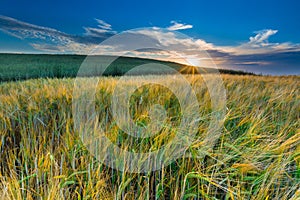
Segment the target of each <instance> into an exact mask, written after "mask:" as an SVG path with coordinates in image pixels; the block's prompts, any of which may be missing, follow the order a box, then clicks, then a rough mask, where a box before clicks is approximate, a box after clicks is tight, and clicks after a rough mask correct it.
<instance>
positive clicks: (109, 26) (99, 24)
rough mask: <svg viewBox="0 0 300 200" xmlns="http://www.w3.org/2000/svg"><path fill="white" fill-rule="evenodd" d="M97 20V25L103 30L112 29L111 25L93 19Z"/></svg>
mask: <svg viewBox="0 0 300 200" xmlns="http://www.w3.org/2000/svg"><path fill="white" fill-rule="evenodd" d="M95 20H96V21H97V22H98V27H99V28H101V29H105V30H112V28H111V25H110V24H108V23H106V22H105V21H103V20H101V19H95Z"/></svg>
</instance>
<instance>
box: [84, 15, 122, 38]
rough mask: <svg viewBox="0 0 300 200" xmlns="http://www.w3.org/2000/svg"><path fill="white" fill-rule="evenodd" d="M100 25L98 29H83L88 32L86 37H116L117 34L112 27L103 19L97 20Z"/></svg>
mask: <svg viewBox="0 0 300 200" xmlns="http://www.w3.org/2000/svg"><path fill="white" fill-rule="evenodd" d="M95 20H96V21H97V23H98V28H93V27H83V28H84V30H85V31H86V33H85V35H88V36H93V37H103V36H104V37H107V35H106V34H111V35H114V34H116V33H117V32H116V31H113V30H112V26H111V25H110V24H108V23H106V22H105V21H103V20H101V19H95Z"/></svg>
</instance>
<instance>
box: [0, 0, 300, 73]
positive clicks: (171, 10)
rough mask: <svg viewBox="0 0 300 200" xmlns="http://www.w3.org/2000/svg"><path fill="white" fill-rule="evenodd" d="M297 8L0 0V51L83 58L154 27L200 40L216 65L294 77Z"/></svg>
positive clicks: (299, 36) (284, 4) (282, 4)
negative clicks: (116, 38)
mask: <svg viewBox="0 0 300 200" xmlns="http://www.w3.org/2000/svg"><path fill="white" fill-rule="evenodd" d="M299 8H300V2H299V1H297V0H293V1H292V0H286V1H158V0H154V1H99V0H98V1H96V0H95V1H76V0H75V1H64V2H61V1H57V0H53V1H48V2H46V1H37V0H34V1H33V0H31V1H15V0H2V1H1V7H0V15H1V17H0V30H2V31H0V52H37V53H88V50H90V49H91V48H92V44H96V43H97V44H98V43H100V42H101V41H103V40H104V39H106V38H108V37H111V36H113V35H115V34H118V33H120V32H122V31H126V30H129V29H134V28H140V27H159V28H167V29H168V30H170V31H173V30H175V31H179V32H181V33H183V34H186V35H188V36H189V37H191V38H193V39H194V42H195V43H196V44H198V43H199V45H200V46H201V48H203V43H205V45H204V46H205V47H204V48H205V50H207V51H208V52H209V53H210V55H211V57H212V58H216V61H217V64H218V65H221V66H219V67H220V68H222V66H223V67H225V68H234V69H242V70H245V71H254V72H256V73H266V74H268V73H270V74H299V71H300V70H299V68H300V66H299V64H300V61H299V59H300V58H299V55H300V53H299V52H300V45H299V44H300V28H299V27H300V26H299V25H300V24H299V23H300V13H299V11H298V10H299ZM143 34H144V33H143ZM45 36H47V37H45ZM174 38H176V36H174ZM174 38H173V39H174ZM171 39H172V38H171ZM54 40H55V42H53V41H54ZM176 41H177V40H176ZM200 41H201V42H200ZM70 42H71V43H70ZM200 43H201V44H200ZM182 45H183V44H182ZM79 46H80V49H81V51H77V49H78V48H79ZM184 46H186V44H184ZM58 47H59V48H58ZM76 48H77V49H76ZM82 49H85V50H86V52H84V51H82ZM220 60H224V62H223V61H222V62H221V61H220ZM218 61H220V62H218Z"/></svg>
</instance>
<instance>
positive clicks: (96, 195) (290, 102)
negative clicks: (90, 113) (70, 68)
mask: <svg viewBox="0 0 300 200" xmlns="http://www.w3.org/2000/svg"><path fill="white" fill-rule="evenodd" d="M207 76H214V75H207ZM185 77H186V79H187V80H188V81H189V82H190V84H191V86H192V87H193V88H195V90H194V92H195V93H196V96H197V98H198V101H199V105H200V110H199V112H201V115H202V116H203V119H202V120H201V121H200V122H199V128H198V132H197V137H199V139H196V140H195V141H193V143H192V145H191V146H190V147H189V148H188V149H187V153H186V155H185V156H183V157H182V158H179V159H177V160H175V162H173V163H171V164H170V165H166V166H163V167H162V168H161V169H160V170H157V171H154V172H149V173H130V172H129V171H126V170H124V171H118V170H115V169H112V168H110V167H108V166H106V165H104V164H102V163H101V162H99V161H98V160H97V159H96V158H95V157H94V156H92V155H91V154H90V153H89V151H88V150H87V149H86V147H85V145H84V144H83V143H82V141H81V139H80V137H79V135H78V133H77V132H76V131H74V119H73V118H74V116H73V114H72V98H73V96H72V95H73V85H74V79H72V78H62V79H56V78H53V79H47V78H44V79H42V78H40V79H33V80H26V81H17V82H6V83H1V84H0V160H1V162H0V198H1V199H49V200H50V199H141V200H142V199H232V200H233V199H258V200H260V199H266V200H267V199H293V200H296V199H300V120H299V119H300V90H299V88H300V77H299V76H288V77H271V76H251V75H249V76H239V75H222V76H221V77H222V79H223V82H224V86H225V88H226V96H227V101H226V113H225V116H224V119H223V126H222V134H221V137H220V138H218V140H217V142H216V144H215V145H214V147H213V148H212V149H208V150H207V151H206V152H201V151H202V150H203V148H201V146H203V145H205V144H203V143H201V135H202V134H203V133H205V131H206V130H207V129H208V126H209V116H210V112H211V103H210V97H209V93H208V90H207V88H206V87H205V84H204V82H203V79H202V78H201V76H200V75H185ZM135 78H136V77H134V76H133V77H132V79H133V81H132V82H130V83H131V84H134V79H135ZM152 78H153V79H161V78H163V79H164V81H166V82H168V81H171V79H174V76H173V75H165V76H159V75H157V76H152ZM175 78H176V77H175ZM117 80H118V77H101V78H100V79H99V84H98V86H97V91H96V100H95V101H96V106H95V107H96V110H97V112H98V114H99V120H100V122H102V121H103V120H105V122H106V135H107V137H108V138H109V139H110V140H111V141H112V142H114V143H116V144H118V145H119V146H120V147H121V148H123V149H132V150H134V151H137V150H139V151H148V150H149V149H150V150H151V149H159V148H160V147H161V146H162V145H164V144H165V143H167V142H168V140H167V139H166V138H171V139H172V134H175V131H174V130H175V129H176V126H177V125H178V122H179V121H180V105H179V103H178V101H177V100H176V97H175V96H174V95H172V93H171V91H169V90H167V89H166V88H163V87H160V86H158V85H152V86H151V85H149V86H144V87H141V88H139V89H138V90H137V91H135V93H134V94H133V95H132V97H131V99H130V106H131V107H130V110H131V113H132V118H133V119H134V120H135V122H136V123H137V124H141V125H145V124H147V123H148V122H149V113H148V110H147V108H148V107H149V105H151V104H153V103H160V104H161V105H162V106H163V107H164V108H165V109H166V111H167V113H168V115H167V121H168V122H169V124H170V126H168V127H166V128H163V129H162V131H161V132H160V134H158V135H155V136H153V137H150V138H148V139H144V140H137V139H135V138H133V137H129V136H128V135H126V134H124V133H123V132H122V131H120V129H119V127H118V126H117V125H116V123H115V121H114V119H113V117H112V115H111V110H110V109H111V105H110V102H111V95H112V92H113V88H114V85H115V84H116V83H117ZM141 98H143V102H142V103H141V102H140V101H139V100H140V99H141ZM203 153H205V156H204V157H201V156H200V155H203Z"/></svg>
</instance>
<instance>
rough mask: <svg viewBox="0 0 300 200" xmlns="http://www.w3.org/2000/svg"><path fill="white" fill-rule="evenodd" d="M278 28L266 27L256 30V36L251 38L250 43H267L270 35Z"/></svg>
mask: <svg viewBox="0 0 300 200" xmlns="http://www.w3.org/2000/svg"><path fill="white" fill-rule="evenodd" d="M277 32H278V30H272V29H265V30H261V31H256V32H255V33H256V35H255V36H254V37H250V38H249V40H250V41H249V44H267V43H268V39H269V37H270V36H272V35H275V34H276V33H277Z"/></svg>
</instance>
